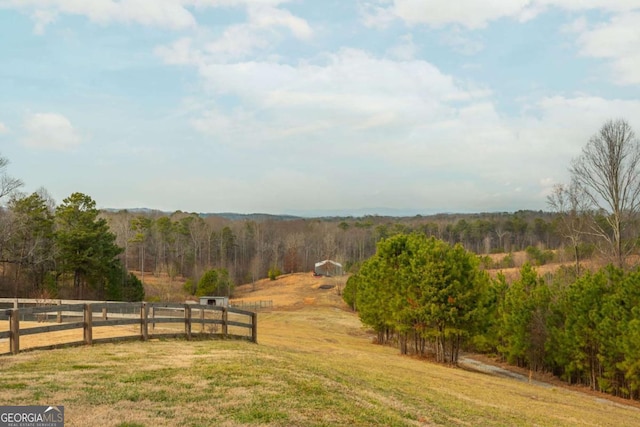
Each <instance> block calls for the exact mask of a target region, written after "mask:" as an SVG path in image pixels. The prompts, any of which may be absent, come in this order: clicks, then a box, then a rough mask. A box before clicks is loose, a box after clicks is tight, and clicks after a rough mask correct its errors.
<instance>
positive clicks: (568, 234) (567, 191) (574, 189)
mask: <svg viewBox="0 0 640 427" xmlns="http://www.w3.org/2000/svg"><path fill="white" fill-rule="evenodd" d="M547 203H548V205H549V207H550V208H551V209H552V210H554V211H555V212H557V213H558V214H559V217H560V224H561V229H560V230H559V231H560V233H561V234H562V236H563V237H564V238H565V239H567V240H568V241H569V242H570V244H571V247H572V249H573V256H574V260H575V262H576V274H580V250H579V249H580V243H582V238H583V236H584V234H585V232H586V224H587V218H586V216H585V214H586V211H587V210H588V203H587V199H586V198H585V192H584V191H582V189H581V188H580V186H579V185H578V183H577V182H576V181H572V182H571V184H569V185H563V184H557V185H555V186H554V187H553V191H552V193H551V194H550V195H549V196H548V197H547Z"/></svg>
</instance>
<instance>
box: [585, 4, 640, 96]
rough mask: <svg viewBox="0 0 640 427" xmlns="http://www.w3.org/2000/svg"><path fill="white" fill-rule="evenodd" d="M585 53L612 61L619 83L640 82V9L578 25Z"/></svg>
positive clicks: (614, 73) (615, 78) (615, 76)
mask: <svg viewBox="0 0 640 427" xmlns="http://www.w3.org/2000/svg"><path fill="white" fill-rule="evenodd" d="M578 31H579V32H580V34H579V36H578V44H579V46H580V48H581V50H580V52H581V54H582V55H585V56H590V57H595V58H604V59H608V60H610V61H611V68H612V71H613V75H614V80H615V81H616V82H617V83H619V84H626V85H630V84H640V73H638V70H639V69H640V49H638V46H640V12H635V13H625V14H620V15H616V16H614V17H612V18H611V20H609V21H608V22H606V23H603V24H600V25H596V26H593V27H587V26H586V25H585V26H583V27H582V28H578Z"/></svg>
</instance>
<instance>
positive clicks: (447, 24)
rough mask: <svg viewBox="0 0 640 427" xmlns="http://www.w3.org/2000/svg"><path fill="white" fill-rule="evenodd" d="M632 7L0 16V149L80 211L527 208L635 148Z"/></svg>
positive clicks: (221, 8)
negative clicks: (610, 146) (608, 124)
mask: <svg viewBox="0 0 640 427" xmlns="http://www.w3.org/2000/svg"><path fill="white" fill-rule="evenodd" d="M639 46H640V0H591V1H582V0H487V1H482V2H479V1H475V0H353V1H347V0H345V1H337V0H335V1H334V0H328V1H317V0H313V1H311V0H291V1H287V0H120V1H115V0H91V1H87V0H0V94H1V96H0V155H2V156H4V157H6V158H8V159H9V160H10V162H11V163H10V165H9V168H8V172H9V174H10V175H12V176H15V177H17V178H20V179H22V180H23V181H24V182H25V186H24V187H23V189H22V190H23V191H25V192H31V191H35V190H36V189H38V188H39V187H44V188H46V189H47V190H48V191H49V193H50V194H51V195H52V196H53V197H54V199H56V201H58V202H61V201H62V199H64V198H65V197H67V196H68V195H70V194H71V193H73V192H76V191H80V192H83V193H86V194H88V195H90V196H91V197H93V198H94V200H96V202H97V204H98V206H99V207H109V208H134V207H148V208H154V209H162V210H168V211H173V210H178V209H180V210H183V211H191V212H228V211H233V212H241V213H252V212H266V213H275V214H278V213H293V214H309V215H314V214H319V213H335V214H365V213H368V214H375V213H380V214H384V213H389V212H395V213H399V214H417V213H422V214H428V213H437V212H490V211H515V210H519V209H545V208H546V196H547V194H548V193H549V191H550V189H551V188H552V186H553V185H554V184H555V183H560V182H566V181H567V168H568V166H569V163H570V161H571V159H572V158H574V157H576V156H578V155H579V154H580V150H581V148H582V147H583V146H584V145H585V144H586V142H587V141H588V139H589V137H590V136H591V135H593V134H594V133H595V132H596V131H597V130H598V129H599V127H600V126H601V125H602V123H604V121H606V120H608V119H615V118H624V119H626V120H627V121H628V122H629V123H630V124H631V126H632V127H633V128H634V129H635V130H636V132H638V133H640V72H639V71H638V70H640V48H639Z"/></svg>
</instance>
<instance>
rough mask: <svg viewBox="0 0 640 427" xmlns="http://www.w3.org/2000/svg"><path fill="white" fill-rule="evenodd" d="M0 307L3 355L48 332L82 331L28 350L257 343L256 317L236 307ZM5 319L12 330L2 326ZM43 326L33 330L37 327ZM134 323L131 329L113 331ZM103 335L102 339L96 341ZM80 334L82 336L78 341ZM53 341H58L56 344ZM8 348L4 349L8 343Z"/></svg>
mask: <svg viewBox="0 0 640 427" xmlns="http://www.w3.org/2000/svg"><path fill="white" fill-rule="evenodd" d="M17 305H18V304H14V307H15V308H12V309H0V342H2V341H7V340H8V341H9V348H8V351H2V350H1V349H0V354H18V353H19V352H20V350H21V347H20V338H21V337H24V336H27V335H36V334H49V335H51V333H55V332H59V331H67V330H73V329H77V330H82V339H81V340H78V339H76V340H74V339H73V337H71V339H70V340H69V338H68V336H65V337H63V338H66V340H65V339H63V340H62V342H56V343H55V344H51V343H50V341H51V340H48V339H46V338H45V337H43V338H42V339H41V340H40V339H39V340H37V341H35V344H34V343H33V342H32V343H31V345H29V346H27V347H28V349H29V350H34V349H45V348H55V347H60V346H68V345H92V344H95V343H99V342H114V341H122V340H131V339H140V340H143V341H146V340H148V339H150V338H166V337H181V336H182V337H186V339H187V340H190V339H192V337H194V336H199V337H202V336H209V337H216V338H240V339H247V340H249V341H251V342H254V343H255V342H257V341H258V336H257V332H258V317H257V313H255V312H253V311H248V310H241V309H237V308H233V307H221V306H210V305H198V304H172V303H146V302H138V303H112V302H93V303H75V304H56V305H44V306H31V307H29V306H25V307H17ZM4 321H7V322H8V328H7V327H5V326H6V324H5V325H4V326H1V324H2V323H3V322H4ZM36 322H37V323H44V324H45V325H42V326H34V324H35V323H36ZM126 325H131V326H133V328H120V329H118V328H115V327H117V326H126ZM99 331H108V333H104V332H103V333H100V334H99V335H101V336H103V337H102V338H94V335H96V333H97V332H99ZM79 337H80V335H79V334H78V338H79ZM54 341H55V340H54ZM5 346H6V345H5Z"/></svg>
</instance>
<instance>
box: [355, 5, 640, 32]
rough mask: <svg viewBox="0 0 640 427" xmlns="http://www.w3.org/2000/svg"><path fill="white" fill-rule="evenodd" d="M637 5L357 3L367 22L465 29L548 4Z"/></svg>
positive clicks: (531, 14)
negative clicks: (398, 20) (394, 21)
mask: <svg viewBox="0 0 640 427" xmlns="http://www.w3.org/2000/svg"><path fill="white" fill-rule="evenodd" d="M639 7H640V6H639V5H638V2H637V1H636V0H591V1H584V0H485V1H476V0H377V1H376V0H369V1H362V2H361V3H360V4H359V10H360V14H361V20H362V22H363V23H364V25H366V26H371V27H385V26H388V25H389V24H390V22H392V21H393V20H394V19H400V20H402V21H404V22H405V23H407V24H409V25H421V24H425V25H429V26H432V27H436V28H439V27H443V26H447V25H460V26H462V27H464V28H467V29H480V28H485V27H486V26H487V25H488V24H489V23H490V22H492V21H496V20H498V19H501V18H510V19H515V20H517V21H521V22H522V21H528V20H531V19H533V18H535V17H536V16H538V15H539V14H541V13H543V12H544V11H545V10H547V9H549V8H558V9H563V10H568V11H572V12H576V11H588V10H604V11H607V12H628V11H632V10H634V9H638V8H639Z"/></svg>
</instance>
